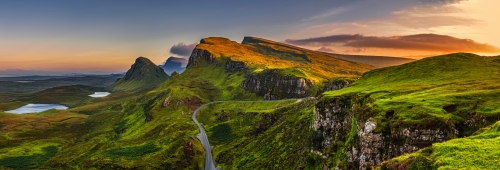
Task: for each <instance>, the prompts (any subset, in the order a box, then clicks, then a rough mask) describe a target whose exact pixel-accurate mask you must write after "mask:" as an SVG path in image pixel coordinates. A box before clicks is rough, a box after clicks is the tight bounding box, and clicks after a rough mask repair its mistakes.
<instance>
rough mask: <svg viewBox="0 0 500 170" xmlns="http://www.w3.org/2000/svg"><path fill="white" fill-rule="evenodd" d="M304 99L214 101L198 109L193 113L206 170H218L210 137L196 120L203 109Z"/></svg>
mask: <svg viewBox="0 0 500 170" xmlns="http://www.w3.org/2000/svg"><path fill="white" fill-rule="evenodd" d="M302 99H305V98H301V99H284V100H266V101H262V100H258V101H213V102H210V103H207V104H204V105H202V106H200V107H198V108H197V109H196V110H195V111H194V112H193V116H192V118H193V121H194V123H196V125H198V128H199V129H200V134H198V135H197V137H198V139H200V141H201V144H203V148H204V149H205V154H206V155H205V170H217V168H215V163H214V160H213V159H212V148H211V147H210V143H209V142H208V137H207V133H206V132H205V129H203V127H202V126H201V124H200V122H198V120H196V113H198V112H199V111H200V110H201V109H202V108H204V107H206V106H208V105H211V104H214V103H223V102H232V103H248V102H280V101H288V100H297V102H299V101H302Z"/></svg>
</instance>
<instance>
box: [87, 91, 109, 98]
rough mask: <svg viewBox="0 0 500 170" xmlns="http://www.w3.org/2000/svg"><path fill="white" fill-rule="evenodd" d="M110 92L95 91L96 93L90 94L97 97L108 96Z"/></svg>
mask: <svg viewBox="0 0 500 170" xmlns="http://www.w3.org/2000/svg"><path fill="white" fill-rule="evenodd" d="M109 94H111V93H109V92H95V93H94V94H91V95H89V96H90V97H94V98H97V97H106V96H108V95H109Z"/></svg>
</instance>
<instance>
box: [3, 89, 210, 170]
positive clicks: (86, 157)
mask: <svg viewBox="0 0 500 170" xmlns="http://www.w3.org/2000/svg"><path fill="white" fill-rule="evenodd" d="M160 97H165V96H163V95H161V96H144V92H135V93H130V92H119V93H113V94H111V95H110V96H107V97H104V98H100V99H96V100H91V101H89V102H88V103H87V104H85V105H82V106H79V107H76V108H72V109H68V110H65V111H58V110H49V111H46V112H42V113H38V114H24V115H15V114H8V113H1V112H0V132H1V133H0V134H1V135H0V148H1V149H0V168H6V167H7V168H15V169H16V168H19V169H24V168H49V167H50V168H64V169H114V168H126V169H130V168H138V169H144V168H166V169H169V168H174V169H183V168H191V169H196V168H197V167H200V166H202V165H200V163H201V162H202V161H203V155H204V153H203V151H202V148H201V144H199V143H198V142H197V141H196V139H195V137H194V134H196V130H197V128H196V126H195V124H194V122H192V121H191V118H190V115H188V114H189V112H190V111H189V110H188V108H187V107H186V106H183V107H180V108H174V107H173V106H170V107H162V105H161V103H162V101H163V100H158V101H155V99H157V98H160ZM13 105H16V103H9V104H4V106H5V107H11V106H13ZM0 106H3V105H0ZM148 116H152V117H154V118H151V119H148ZM18 151H22V152H18Z"/></svg>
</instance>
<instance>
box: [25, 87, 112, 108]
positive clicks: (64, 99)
mask: <svg viewBox="0 0 500 170" xmlns="http://www.w3.org/2000/svg"><path fill="white" fill-rule="evenodd" d="M99 91H105V89H104V88H102V87H91V86H84V85H72V86H60V87H53V88H49V89H45V90H42V91H39V92H36V93H33V94H30V95H27V96H25V97H22V98H20V99H17V100H20V101H23V102H27V103H48V104H62V105H66V106H69V107H74V106H78V105H82V104H84V103H85V102H86V101H89V100H92V99H93V98H92V97H90V96H89V95H91V94H94V92H99Z"/></svg>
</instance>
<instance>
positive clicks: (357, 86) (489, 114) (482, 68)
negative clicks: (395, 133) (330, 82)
mask: <svg viewBox="0 0 500 170" xmlns="http://www.w3.org/2000/svg"><path fill="white" fill-rule="evenodd" d="M485 73H488V74H485ZM499 78H500V62H499V59H498V57H481V56H477V55H474V54H467V53H456V54H448V55H443V56H437V57H431V58H426V59H422V60H419V61H415V62H411V63H407V64H403V65H400V66H394V67H387V68H381V69H376V70H373V71H369V72H367V73H365V74H364V75H363V77H362V78H361V79H359V80H358V81H355V82H354V83H352V84H351V85H349V86H348V87H347V88H344V89H341V90H337V91H329V92H326V93H324V96H325V98H335V97H338V96H342V95H349V94H351V95H352V94H356V95H358V96H369V98H371V100H372V101H373V102H372V103H370V104H369V106H370V107H371V110H372V111H371V112H372V114H374V118H375V120H376V121H377V123H378V124H379V125H381V126H378V127H377V130H376V131H378V132H380V131H382V130H383V129H384V128H386V127H387V125H388V123H387V121H390V122H391V123H392V125H394V126H398V127H404V126H413V125H424V126H427V125H429V126H433V124H434V125H443V124H447V125H449V124H459V123H461V122H463V121H465V119H466V117H476V118H479V119H485V120H486V122H484V124H480V125H477V126H474V127H471V129H467V127H466V129H462V131H461V134H460V136H464V135H465V136H468V135H470V134H471V133H473V132H474V131H475V130H476V129H477V128H480V127H484V126H486V125H487V124H492V123H494V122H495V121H496V120H498V115H499V113H500V103H499V101H498V100H496V99H497V97H498V96H499V95H500V84H499V83H498V79H499ZM387 113H391V118H390V119H389V120H388V119H387V118H386V114H387ZM431 120H432V121H431ZM436 121H437V122H439V123H437V124H436ZM425 122H434V123H433V124H429V123H425Z"/></svg>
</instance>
